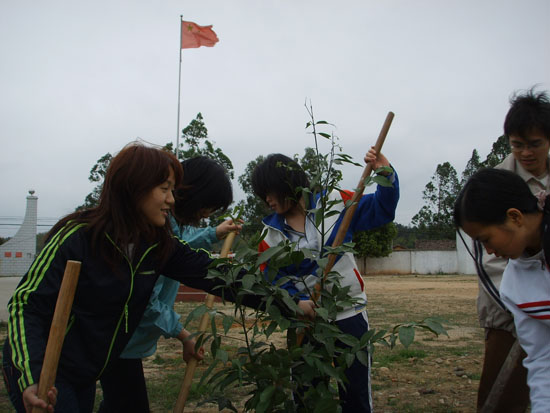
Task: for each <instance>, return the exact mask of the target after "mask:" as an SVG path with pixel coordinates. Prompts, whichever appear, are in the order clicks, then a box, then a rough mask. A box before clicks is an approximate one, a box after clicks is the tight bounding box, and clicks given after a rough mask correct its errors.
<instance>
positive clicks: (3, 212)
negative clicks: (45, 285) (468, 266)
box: [0, 0, 550, 236]
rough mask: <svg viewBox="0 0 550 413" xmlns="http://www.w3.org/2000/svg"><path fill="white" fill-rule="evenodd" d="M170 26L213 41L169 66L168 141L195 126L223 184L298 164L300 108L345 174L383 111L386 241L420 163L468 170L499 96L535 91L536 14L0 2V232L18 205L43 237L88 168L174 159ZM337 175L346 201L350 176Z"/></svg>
mask: <svg viewBox="0 0 550 413" xmlns="http://www.w3.org/2000/svg"><path fill="white" fill-rule="evenodd" d="M180 14H181V15H183V16H184V19H185V20H190V21H193V22H196V23H197V24H200V25H210V24H212V25H213V26H214V27H213V28H214V31H215V32H216V33H217V34H218V37H219V39H220V41H219V43H218V44H216V46H215V47H213V48H205V47H201V48H199V49H185V50H183V61H182V73H181V75H182V93H181V97H182V99H181V121H180V125H181V128H183V127H185V126H186V125H187V124H188V123H189V122H190V121H191V120H192V119H193V118H194V117H195V116H196V114H197V113H198V112H202V114H203V116H204V121H205V123H206V126H207V128H208V132H209V137H210V139H211V140H213V141H215V142H216V144H217V146H218V147H220V148H221V149H222V150H223V151H224V152H225V153H226V154H227V155H228V156H229V157H230V158H231V160H232V161H233V164H234V167H235V174H236V176H239V175H241V174H242V172H243V171H244V168H245V166H246V164H247V163H248V162H249V161H250V160H252V159H254V158H256V157H257V156H258V155H260V154H262V155H267V154H269V153H273V152H282V153H285V154H288V155H292V154H295V153H299V154H303V151H304V148H305V147H306V146H313V141H312V138H311V136H310V135H307V134H306V131H305V129H304V126H305V123H306V122H307V121H308V115H307V112H306V110H305V108H304V102H305V101H306V100H307V101H308V102H309V101H311V103H312V104H313V108H314V111H315V113H316V116H317V118H318V119H319V120H321V119H323V120H327V121H330V122H332V123H333V124H335V125H336V128H335V129H333V131H334V133H335V134H336V135H337V136H338V137H339V138H340V142H339V143H340V144H341V145H342V147H343V151H344V152H345V153H348V154H351V155H353V156H354V158H355V159H356V160H360V159H361V158H362V156H363V154H364V153H365V152H366V150H367V149H368V147H369V146H370V145H371V144H373V143H374V141H375V139H376V137H377V136H378V133H379V131H380V128H381V125H382V123H383V121H384V119H385V116H386V114H387V112H388V111H393V112H394V113H395V119H394V122H393V125H392V127H391V130H390V133H389V135H388V138H387V140H386V144H385V146H384V150H383V152H384V154H385V155H386V156H387V157H388V158H389V159H390V161H391V162H392V164H393V165H394V166H395V168H396V169H397V171H398V174H399V177H400V182H401V200H400V203H399V206H398V208H397V217H396V222H399V223H402V224H408V223H410V220H411V218H412V216H413V215H414V214H415V213H416V212H418V210H419V209H420V208H421V206H422V205H423V201H422V190H423V189H424V186H425V185H426V184H427V183H428V182H429V181H430V178H431V176H432V175H433V173H434V171H435V168H436V166H437V164H438V163H443V162H445V161H449V162H451V163H452V164H453V166H454V167H455V168H456V170H457V172H458V173H459V174H460V173H461V172H462V170H463V169H464V166H465V164H466V162H467V161H468V159H469V158H470V156H471V153H472V150H473V149H474V148H477V150H478V151H479V153H480V156H481V157H482V159H484V158H485V156H486V155H487V153H488V152H489V150H490V148H491V145H492V143H493V142H494V141H495V139H496V138H497V137H498V136H500V135H501V134H502V123H503V119H504V116H505V114H506V112H507V110H508V107H509V98H510V96H511V94H512V93H513V92H514V91H518V90H519V91H521V90H525V89H528V88H530V87H531V86H533V85H535V84H539V85H540V86H539V89H541V90H542V89H544V90H549V89H550V25H549V24H548V22H549V20H550V2H549V1H547V0H525V1H522V2H519V1H517V0H511V1H510V0H491V1H483V0H475V1H469V0H460V1H454V0H452V1H441V0H433V1H432V0H425V1H409V0H378V1H373V0H353V1H346V0H342V1H340V2H335V1H334V0H330V1H325V0H278V1H275V0H262V1H252V0H201V1H193V2H191V1H175V0H162V1H145V0H126V1H113V0H109V1H107V0H95V1H93V2H91V1H87V2H84V1H74V0H72V1H68V0H67V1H58V0H48V1H47V2H46V1H44V2H42V1H41V2H39V1H35V2H27V1H20V0H1V1H0V39H1V40H0V56H1V57H0V91H1V92H0V143H1V146H0V176H1V177H2V180H1V182H2V183H1V192H0V193H1V196H0V224H5V223H6V222H12V223H13V222H18V223H20V222H21V220H22V218H23V215H24V210H25V203H26V200H25V198H26V196H27V194H28V190H29V189H34V190H35V191H36V194H35V195H37V196H38V198H39V199H38V217H39V223H43V224H44V223H50V224H51V223H53V222H52V220H53V219H57V218H59V217H61V216H63V215H65V214H67V213H69V212H72V211H73V210H74V208H75V207H76V206H77V205H79V204H81V203H82V202H83V200H84V197H85V196H86V194H88V193H89V192H90V191H91V189H92V188H93V184H91V183H90V182H89V181H88V175H89V172H90V168H91V167H92V166H93V165H94V164H95V162H96V161H97V160H98V158H100V157H101V156H102V155H103V154H105V153H106V152H111V153H115V152H117V151H118V150H120V149H121V148H122V147H123V146H124V145H125V144H126V143H128V142H130V141H132V140H134V139H136V138H138V137H139V138H142V139H144V140H147V141H149V142H153V143H157V144H161V145H162V144H165V143H167V142H170V141H173V142H175V139H176V133H177V128H176V121H177V97H178V96H177V87H178V62H179V40H180V39H179V36H180V35H179V31H180V23H179V20H180V17H179V16H180ZM344 172H345V185H344V186H346V187H348V188H353V187H354V186H355V185H356V183H357V180H358V179H359V177H360V174H361V169H359V168H355V169H349V170H348V169H346V170H345V171H344ZM234 189H235V192H236V196H237V198H240V197H242V191H241V190H240V189H239V188H238V183H237V182H236V180H235V182H234ZM14 220H15V221H14ZM16 230H17V227H14V226H6V225H0V236H11V235H13V234H14V233H15V231H16ZM43 230H45V228H44V227H40V228H39V231H43Z"/></svg>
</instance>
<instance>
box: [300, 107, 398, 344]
mask: <svg viewBox="0 0 550 413" xmlns="http://www.w3.org/2000/svg"><path fill="white" fill-rule="evenodd" d="M394 116H395V115H394V113H393V112H388V114H387V115H386V120H385V121H384V124H383V125H382V129H381V130H380V134H379V135H378V139H376V143H375V144H374V149H375V150H376V154H377V155H378V154H379V153H380V151H381V150H382V145H384V141H385V140H386V136H387V135H388V131H389V130H390V126H391V123H392V121H393V118H394ZM371 173H372V165H371V163H370V162H369V163H368V164H367V165H366V166H365V169H363V174H362V175H361V179H360V180H359V183H358V184H357V188H356V189H355V192H354V194H353V196H352V198H351V205H350V206H349V207H348V208H347V209H346V212H345V213H344V217H343V218H342V222H341V223H340V226H339V227H338V231H337V232H336V236H335V237H334V241H333V242H332V247H338V246H340V245H342V242H343V241H344V238H345V237H346V233H347V232H348V228H349V226H350V224H351V220H352V219H353V215H354V214H355V210H356V209H357V203H358V202H359V199H360V198H361V197H362V196H363V192H364V190H365V180H366V179H367V178H368V177H369V176H370V174H371ZM336 257H337V255H336V254H329V255H328V262H327V266H326V267H325V270H324V272H323V279H322V282H318V283H316V284H315V287H314V288H313V292H312V295H311V299H312V300H313V301H314V302H315V303H316V302H317V300H318V299H319V297H320V296H321V289H322V284H323V283H324V282H325V281H326V279H327V276H328V274H329V272H330V271H331V270H332V267H333V265H334V263H335V262H336ZM304 335H305V332H304V331H299V332H298V333H297V334H296V343H297V344H298V345H299V346H300V345H302V341H303V340H304Z"/></svg>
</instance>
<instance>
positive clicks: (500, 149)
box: [482, 135, 512, 168]
mask: <svg viewBox="0 0 550 413" xmlns="http://www.w3.org/2000/svg"><path fill="white" fill-rule="evenodd" d="M511 152H512V149H511V148H510V142H509V141H508V138H507V137H506V136H505V135H502V136H499V137H498V138H497V140H496V141H495V142H494V143H493V147H492V148H491V152H489V154H488V155H487V158H486V159H485V160H484V161H483V164H482V166H483V167H485V168H494V167H495V166H497V165H498V164H499V163H501V162H502V161H503V160H504V158H506V157H507V156H508V155H509V154H510V153H511Z"/></svg>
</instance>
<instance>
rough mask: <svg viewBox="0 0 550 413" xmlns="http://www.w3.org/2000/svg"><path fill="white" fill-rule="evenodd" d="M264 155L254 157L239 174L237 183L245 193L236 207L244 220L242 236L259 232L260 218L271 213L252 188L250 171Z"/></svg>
mask: <svg viewBox="0 0 550 413" xmlns="http://www.w3.org/2000/svg"><path fill="white" fill-rule="evenodd" d="M264 160H265V157H264V156H262V155H260V156H258V157H257V158H256V159H254V160H252V161H250V162H249V163H248V164H247V165H246V168H245V170H244V172H243V174H242V175H241V176H239V178H238V181H239V185H240V187H241V188H242V190H243V191H244V193H245V197H246V198H245V199H244V200H241V201H239V203H238V204H237V206H238V207H240V208H241V210H242V219H243V220H244V222H245V226H244V227H243V231H242V234H243V236H244V237H250V236H251V235H253V234H255V233H257V232H259V231H261V230H262V228H263V224H262V218H263V217H265V216H266V215H269V214H270V213H271V210H270V209H269V208H268V207H267V205H266V204H265V202H264V201H263V200H262V199H260V198H258V197H257V196H256V195H255V194H254V191H253V190H252V181H251V177H252V171H253V170H254V168H255V167H256V165H258V164H259V163H261V162H263V161H264Z"/></svg>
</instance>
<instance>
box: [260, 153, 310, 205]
mask: <svg viewBox="0 0 550 413" xmlns="http://www.w3.org/2000/svg"><path fill="white" fill-rule="evenodd" d="M251 181H252V190H253V191H254V193H255V194H256V195H257V196H258V197H260V199H262V200H263V201H265V200H266V197H267V195H268V194H273V195H274V196H275V197H276V198H277V200H278V201H279V202H280V203H281V204H282V203H284V202H285V200H289V201H290V202H291V204H292V205H296V204H297V203H298V201H299V200H300V198H301V194H296V191H297V190H298V189H299V188H308V187H309V180H308V178H307V175H306V173H305V172H304V170H303V169H302V167H301V166H300V165H298V162H296V161H295V160H293V159H291V158H289V157H288V156H285V155H282V154H280V153H275V154H271V155H268V156H267V158H266V159H265V160H264V161H263V162H260V163H259V164H258V165H256V167H255V168H254V170H253V171H252V177H251Z"/></svg>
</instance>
